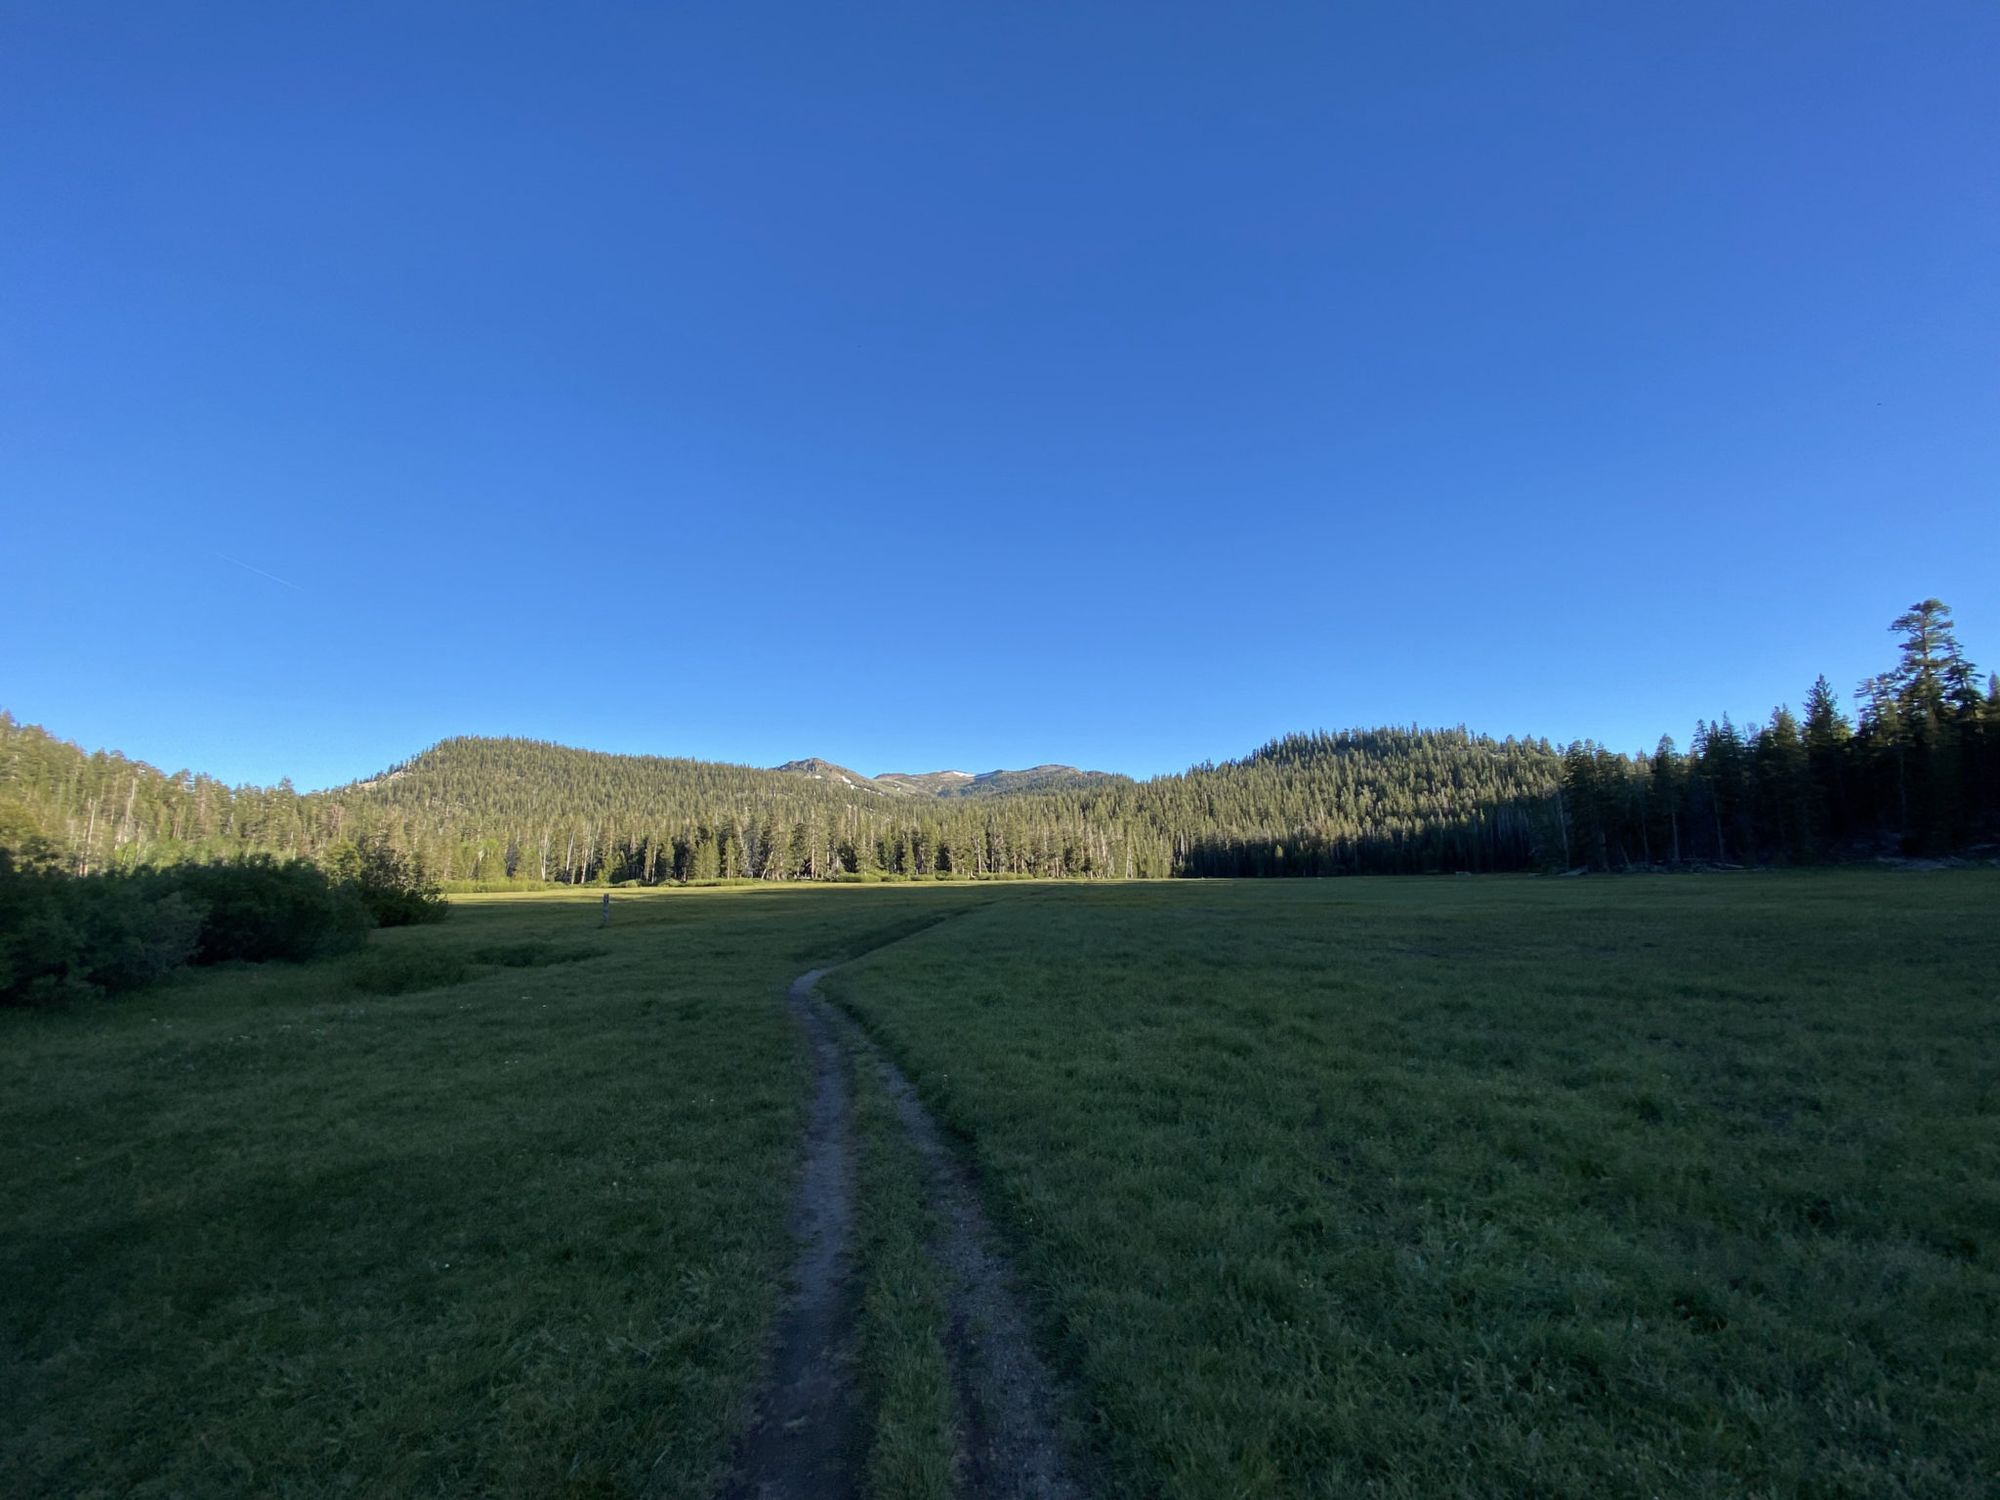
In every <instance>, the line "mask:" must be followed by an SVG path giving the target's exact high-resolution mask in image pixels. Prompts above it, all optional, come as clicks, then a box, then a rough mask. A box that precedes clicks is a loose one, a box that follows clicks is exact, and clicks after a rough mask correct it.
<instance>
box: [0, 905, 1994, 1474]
mask: <svg viewBox="0 0 2000 1500" xmlns="http://www.w3.org/2000/svg"><path fill="white" fill-rule="evenodd" d="M600 894H601V893H599V892H597V891H587V892H584V893H583V894H581V895H580V896H579V895H577V894H575V893H571V892H558V893H551V894H550V895H549V896H548V897H546V898H531V899H510V900H505V901H491V902H487V901H481V900H478V899H476V898H475V899H472V900H461V901H460V902H459V903H458V905H457V907H456V909H455V910H454V912H453V914H452V917H451V919H450V920H449V921H448V922H445V923H443V924H441V925H439V926H436V927H424V928H412V929H404V930H399V931H395V932H389V933H381V934H378V935H377V936H376V938H375V939H374V941H373V942H372V944H371V946H370V948H369V951H368V952H367V953H365V954H361V955H356V956H354V957H352V958H350V959H345V960H341V961H337V962H331V963H327V964H322V965H313V966H306V967H295V966H284V965H273V966H269V967H264V968H243V969H237V970H230V971H221V972H209V973H205V974H197V975H189V976H186V977H184V978H181V979H177V980H175V981H173V982H171V983H168V984H166V985H163V986H161V987H159V988H156V989H154V990H150V991H146V992H142V993H140V994H137V995H135V996H132V997H129V998H126V999H124V1000H121V1001H117V1002H105V1003H101V1004H91V1005H80V1006H76V1007H73V1008H71V1009H68V1010H65V1011H60V1012H7V1013H0V1181H4V1182H5V1184H6V1192H7V1197H6V1200H5V1205H6V1206H5V1223H4V1234H0V1432H4V1433H5V1434H6V1438H5V1441H4V1443H0V1493H4V1494H8V1495H16V1494H19V1495H44V1494H45V1495H63V1496H97V1495H103V1496H109V1495H151V1496H165V1495H196V1494H199V1495H210V1494H258V1495H263V1494H290V1495H320V1494H336V1493H337V1494H353V1495H376V1494H412V1495H423V1494H438V1495H443V1494H454V1495H456V1494H491V1495H521V1496H527V1495H536V1496H542V1495H565V1494H568V1495H588V1494H606V1495H609V1494H620V1495H625V1494H655V1495H673V1496H681V1495H688V1496H699V1495H702V1494H704V1493H707V1492H709V1491H711V1489H712V1487H713V1485H714V1483H715V1481H716V1479H717V1477H718V1476H719V1474H720V1472H721V1469H722V1467H723V1465H724V1464H725V1463H726V1462H727V1459H728V1455H729V1451H730V1445H731V1442H732V1440H733V1439H734V1437H735V1434H736V1432H737V1430H738V1426H739V1424H740V1421H741V1419H742V1416H743V1413H744V1410H745V1402H746V1400H747V1399H748V1397H749V1395H750V1393H751V1392H752V1390H753V1388H754V1385H755V1382H756V1380H757V1378H758V1366H759V1361H760V1358H761V1356H762V1353H763V1350H764V1347H765V1338H766V1335H767V1332H768V1329H769V1326H770V1321H771V1318H772V1315H773V1312H774V1309H775V1306H776V1303H777V1299H778V1297H779V1296H780V1295H781V1293H782V1290H783V1287H784V1277H785V1270H786V1267H787V1266H788V1264H789V1262H790V1260H791V1255H792V1246H791V1243H790V1239H789V1236H788V1235H787V1233H786V1229H785V1223H786V1211H787V1209H788V1206H789V1201H790V1195H791V1190H792V1185H793V1182H794V1181H795V1176H794V1174H795V1171H796V1167H797V1163H798V1152H799V1144H800V1132H801V1128H802V1119H803V1115H802V1108H803V1101H804V1098H805V1093H804V1086H805V1081H806V1074H805V1061H804V1053H803V1050H802V1047H801V1045H800V1041H799V1038H798V1037H797V1036H796V1035H795V1033H794V1031H793V1028H792V1026H791V1023H790V1021H789V1019H788V1017H787V1014H786V1011H785V1008H784V1004H783V1000H782V995H783V988H784V985H785V983H786V982H787V981H788V980H789V979H790V978H791V977H793V976H794V975H796V974H797V973H799V972H800V971H802V970H804V969H805V968H808V967H814V966H818V965H821V964H824V963H827V962H829V961H837V960H839V959H842V958H846V957H851V956H854V955H864V954H865V955H867V956H865V957H861V958H860V959H859V960H858V961H857V962H855V963H854V964H852V965H851V966H850V967H848V968H846V969H843V970H841V971H839V972H837V973H835V974H833V975H831V976H829V978H828V979H827V980H826V981H824V986H825V988H826V990H827V992H828V993H829V994H831V995H833V996H835V997H836V998H837V999H839V1000H840V1001H841V1002H842V1003H844V1004H846V1005H847V1006H848V1007H849V1008H850V1009H852V1010H853V1011H854V1012H856V1013H857V1014H858V1015H859V1016H860V1017H861V1018H862V1019H863V1021H864V1023H865V1024H866V1025H867V1026H868V1027H869V1028H870V1029H871V1030H872V1031H873V1032H874V1033H875V1034H876V1035H877V1036H878V1037H880V1038H881V1039H882V1040H883V1042H884V1043H885V1045H886V1046H887V1047H888V1048H889V1049H890V1050H891V1051H892V1052H893V1053H894V1054H895V1055H896V1056H897V1057H898V1058H899V1060H901V1061H902V1062H903V1064H904V1065H905V1067H906V1069H907V1070H908V1071H909V1072H910V1073H911V1075H912V1077H913V1078H914V1079H915V1080H916V1082H917V1084H918V1086H919V1087H920V1088H921V1089H922V1091H923V1092H924V1094H925V1096H926V1098H927V1099H928V1100H929V1101H930V1102H931V1103H932V1105H933V1107H934V1108H935V1109H936V1110H937V1112H938V1113H939V1115H940V1117H941V1118H942V1119H943V1120H944V1121H945V1123H946V1124H947V1126H948V1127H949V1128H950V1129H951V1130H953V1131H954V1132H956V1133H957V1134H958V1135H959V1136H960V1137H961V1139H962V1141H963V1143H964V1146H965V1149H966V1150H967V1152H968V1153H969V1155H970V1156H971V1157H972V1159H973V1161H974V1163H975V1165H976V1167H977V1168H978V1171H979V1173H980V1178H981V1181H982V1183H983V1185H984V1188H985V1190H986V1192H987V1195H988V1198H989V1202H990V1206H991V1207H992V1209H993V1211H994V1213H995V1216H996V1218H997V1220H998V1221H999V1223H1000V1224H1001V1226H1002V1227H1003V1229H1004V1230H1005V1231H1006V1232H1007V1233H1008V1234H1009V1236H1010V1237H1011V1241H1012V1243H1013V1245H1014V1248H1015V1254H1016V1263H1017V1266H1018V1268H1019V1269H1020V1271H1021V1272H1022V1275H1023V1278H1024V1280H1025V1282H1026V1284H1027V1286H1028V1287H1029V1289H1030V1291H1031V1292H1032V1293H1033V1294H1034V1296H1035V1298H1036V1301H1037V1306H1038V1310H1039V1314H1040V1316H1041V1318H1042V1320H1043V1323H1042V1332H1043V1334H1044V1337H1045V1341H1046V1344H1047V1348H1048V1352H1049V1353H1050V1354H1051V1355H1052V1357H1053V1358H1054V1360H1055V1362H1056V1364H1057V1365H1058V1367H1059V1368H1061V1369H1062V1370H1063V1371H1064V1372H1065V1373H1066V1374H1067V1375H1068V1376H1069V1378H1070V1380H1071V1382H1072V1384H1073V1386H1074V1388H1075V1392H1076V1395H1077V1411H1076V1412H1075V1413H1074V1415H1075V1417H1076V1419H1077V1420H1078V1421H1079V1422H1080V1424H1082V1426H1083V1427H1084V1428H1085V1429H1086V1430H1088V1431H1089V1432H1090V1433H1091V1435H1092V1438H1091V1440H1092V1442H1093V1444H1094V1445H1095V1449H1096V1451H1095V1452H1094V1453H1093V1454H1091V1455H1090V1457H1091V1460H1092V1472H1093V1473H1094V1474H1095V1475H1097V1476H1100V1479H1101V1484H1102V1488H1103V1490H1104V1492H1105V1493H1107V1494H1109V1495H1112V1496H1142V1495H1144V1496H1154V1495H1162V1496H1176V1497H1204V1500H1206V1497H1209V1496H1243V1497H1250V1496H1272V1497H1278V1496H1316V1495H1334V1494H1345V1493H1349V1492H1356V1493H1364V1494H1379V1495H1412V1496H1414V1495H1432V1494H1467V1495H1484V1494H1530V1493H1531V1494H1537V1495H1545V1494H1546V1495H1578V1496H1582V1495H1591V1496H1598V1495H1606V1494H1636V1493H1661V1494H1675V1495H1681V1494H1696V1495H1699V1494H1716V1495H1720V1494H1725V1493H1727V1494H1732V1495H1734V1494H1768V1495H1784V1496H1806V1495H1811V1496H1833V1495H1856V1496H1859V1495H1871V1496H1872V1495H1894V1494H1915V1495H1957V1494H1973V1493H1982V1492H1990V1490H1991V1486H1992V1481H1993V1476H1994V1475H1995V1474H2000V1442H1996V1438H1995V1431H1996V1426H1995V1424H1994V1423H1993V1421H1992V1418H1991V1413H1992V1412H1993V1411H1994V1410H1996V1409H2000V1355H1996V1353H1995V1352H1994V1351H1995V1350H1996V1348H2000V1026H1996V1021H2000V878H1996V877H1995V876H1994V875H1992V874H1989V873H1985V872H1965V873H1949V874H1929V875H1920V874H1887V873H1874V872H1832V873H1824V874H1819V873H1814V874H1798V875H1741V876H1729V877H1709V878H1659V879H1648V878H1632V879H1616V880H1614V879H1591V880H1578V881H1541V880H1530V879H1490V880H1420V879H1406V880H1400V881H1397V880H1376V881H1364V880H1343V881H1324V882H1307V881H1301V882H1263V883H1240V884H1203V883H1195V882H1183V883H1177V884H1162V885H1108V886H1081V885H1068V886H1007V887H994V888H990V889H988V888H972V887H969V886H963V885H960V886H951V885H945V886H922V885H918V886H888V887H876V888H856V887H841V888H831V889H800V890H787V891H780V892H773V891H769V890H765V889H731V890H715V891H697V892H675V893H662V894H649V895H639V894H628V893H624V892H620V893H618V895H617V896H616V897H615V901H614V920H613V923H612V925H611V927H610V928H608V929H605V930H602V931H600V930H598V928H597V901H598V898H599V895H600ZM941 917H949V918H950V920H948V921H946V922H944V924H943V925H936V926H933V925H931V924H933V923H936V922H937V921H938V919H939V918H941ZM890 939H898V940H899V941H896V942H895V944H894V945H893V946H891V947H887V948H881V949H880V951H871V950H875V949H877V948H878V946H879V945H880V944H882V943H884V942H886V941H888V940H890ZM857 1085H858V1089H857V1096H856V1097H857V1109H858V1111H859V1119H858V1124H859V1128H860V1132H861V1137H860V1138H861V1143H862V1158H861V1184H862V1195H863V1196H862V1204H861V1219H860V1228H861V1235H862V1243H863V1246H864V1249H865V1252H866V1254H865V1262H864V1267H863V1275H864V1278H865V1284H864V1289H863V1291H864V1302H863V1306H864V1312H863V1320H864V1327H863V1336H864V1342H865V1349H866V1359H865V1364H866V1368H865V1371H864V1378H865V1380H866V1394H867V1397H868V1400H869V1402H870V1407H871V1411H872V1414H873V1419H874V1436H873V1441H872V1443H871V1447H870V1452H869V1458H868V1464H869V1477H870V1481H871V1489H872V1491H873V1493H874V1494H876V1495H879V1496H885V1497H887V1496H896V1497H910V1496H922V1497H935V1496H943V1495H945V1494H947V1493H948V1492H949V1471H950V1464H951V1457H952V1441H953V1439H952V1433H951V1431H950V1426H949V1419H950V1413H951V1411H952V1408H953V1399H954V1398H953V1393H952V1391H951V1389H950V1377H949V1372H948V1370H947V1367H946V1362H945V1356H944V1349H945V1330H944V1321H945V1318H946V1310H945V1305H944V1301H943V1288H942V1285H941V1282H940V1279H939V1277H938V1275H937V1272H936V1270H935V1267H934V1266H933V1265H932V1264H931V1262H930V1261H929V1259H928V1256H927V1254H926V1253H925V1245H926V1242H927V1238H928V1235H929V1233H930V1225H929V1222H928V1210H927V1209H926V1206H925V1203H924V1196H923V1188H922V1175H921V1169H920V1167H919V1166H918V1164H917V1163H916V1162H915V1161H914V1160H913V1159H912V1157H911V1155H910V1153H909V1150H908V1148H907V1146H906V1145H905V1144H904V1143H903V1140H902V1138H901V1136H900V1135H899V1133H898V1132H897V1130H896V1127H895V1123H894V1120H893V1117H892V1114H891V1111H890V1109H889V1106H888V1104H887V1102H886V1100H885V1099H884V1098H883V1096H882V1094H881V1091H880V1089H879V1086H878V1084H877V1082H876V1080H875V1078H874V1075H873V1073H872V1071H871V1070H870V1069H868V1068H866V1067H863V1068H861V1069H859V1070H858V1077H857Z"/></svg>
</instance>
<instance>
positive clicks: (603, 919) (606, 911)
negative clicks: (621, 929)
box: [597, 891, 611, 927]
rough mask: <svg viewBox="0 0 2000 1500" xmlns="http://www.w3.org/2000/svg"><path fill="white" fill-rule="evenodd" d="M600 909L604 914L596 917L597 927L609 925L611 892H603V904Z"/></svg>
mask: <svg viewBox="0 0 2000 1500" xmlns="http://www.w3.org/2000/svg"><path fill="white" fill-rule="evenodd" d="M602 910H603V913H604V915H603V916H601V917H599V918H598V919H597V925H598V926H599V927H609V926H610V925H611V892H609V891H606V892H605V893H604V906H603V908H602Z"/></svg>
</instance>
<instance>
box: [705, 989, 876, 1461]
mask: <svg viewBox="0 0 2000 1500" xmlns="http://www.w3.org/2000/svg"><path fill="white" fill-rule="evenodd" d="M823 972H824V971H823V970H820V969H814V970H813V971H812V972H811V973H808V974H801V975H800V976H799V977H798V978H797V979H795V980H793V981H792V986H791V989H790V991H789V992H788V993H787V996H786V998H787V1000H788V1001H789V1002H790V1005H791V1010H792V1015H793V1017H794V1019H796V1020H797V1021H798V1023H799V1027H800V1029H801V1030H803V1031H804V1032H805V1036H806V1045H807V1047H808V1048H809V1050H810V1052H811V1054H812V1067H813V1100H812V1107H811V1110H810V1112H809V1114H808V1116H807V1119H806V1165H805V1171H804V1173H803V1174H802V1175H801V1177H800V1179H799V1195H798V1199H797V1201H796V1202H795V1203H794V1204H793V1206H792V1235H793V1237H794V1238H795V1239H796V1240H797V1241H798V1243H799V1258H798V1262H797V1264H796V1266H795V1267H794V1268H793V1273H792V1280H793V1292H792V1299H791V1302H790V1303H789V1304H788V1305H787V1306H786V1308H785V1311H784V1313H783V1314H782V1315H781V1316H780V1317H779V1320H778V1335H777V1343H776V1346H775V1348H774V1350H773V1353H772V1356H771V1369H770V1373H769V1375H768V1377H767V1382H766V1386H765V1390H764V1394H763V1397H762V1399H761V1400H760V1402H759V1409H758V1418H757V1421H756V1423H755V1425H754V1426H752V1427H751V1429H750V1431H749V1433H748V1434H747V1435H746V1436H745V1438H744V1440H743V1446H742V1448H741V1450H740V1453H739V1456H738V1460H737V1477H736V1479H735V1481H734V1482H733V1483H732V1484H731V1485H730V1486H729V1489H728V1491H727V1493H728V1494H730V1495H731V1496H735V1497H740V1500H809V1497H817V1496H825V1497H826V1500H858V1497H859V1496H860V1494H861V1467H862V1463H863V1461H864V1460H865V1458H866V1456H867V1444H866V1440H865V1435H864V1434H863V1432H862V1430H861V1400H860V1395H859V1392H858V1390H857V1385H856V1381H855V1360H856V1357H857V1355H858V1354H859V1346H860V1334H859V1326H858V1317H859V1313H860V1308H861V1279H860V1277H859V1276H858V1275H857V1274H856V1269H855V1265H854V1096H853V1088H852V1086H851V1083H850V1079H849V1075H848V1065H847V1058H846V1056H845V1055H844V1054H843V1052H842V1049H841V1044H840V1042H839V1041H838V1040H837V1039H836V1037H835V1033H834V1027H833V1025H832V1023H831V1021H830V1019H829V1016H828V1012H827V1006H826V1002H825V1001H823V1000H821V999H820V998H819V996H818V995H817V994H816V993H814V991H813V985H814V984H816V983H817V982H818V981H819V977H820V975H821V974H822V973H823Z"/></svg>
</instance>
